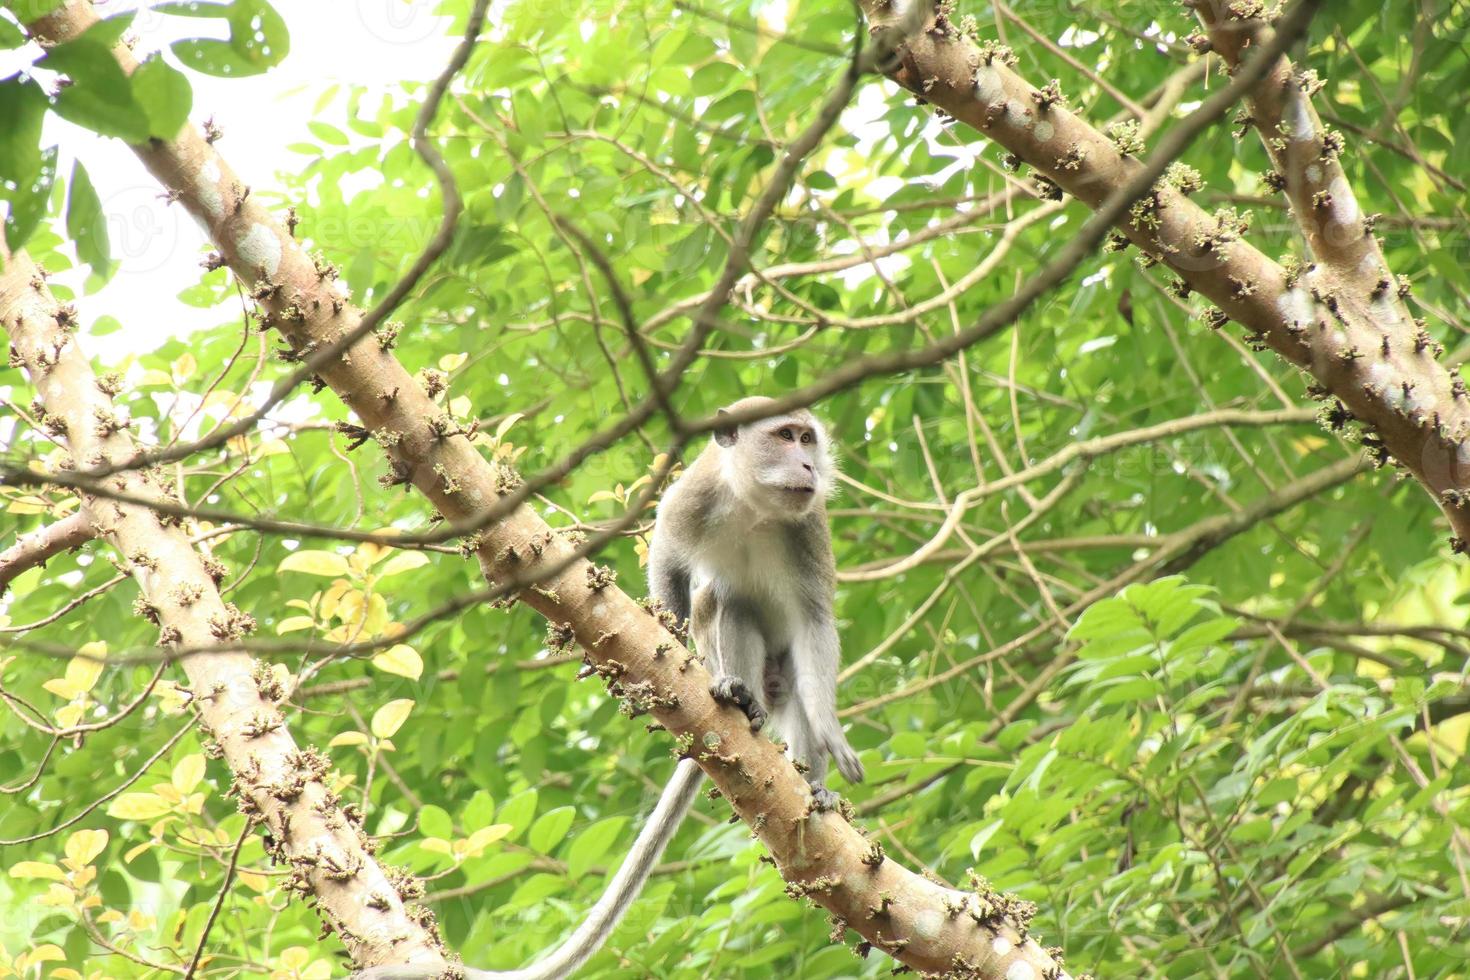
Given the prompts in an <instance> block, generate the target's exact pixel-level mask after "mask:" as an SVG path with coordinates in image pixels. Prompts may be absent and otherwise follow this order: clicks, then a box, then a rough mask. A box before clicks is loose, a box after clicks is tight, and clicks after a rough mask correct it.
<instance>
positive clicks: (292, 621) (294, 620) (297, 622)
mask: <svg viewBox="0 0 1470 980" xmlns="http://www.w3.org/2000/svg"><path fill="white" fill-rule="evenodd" d="M315 626H316V620H314V619H312V618H311V617H310V616H287V617H286V618H285V619H283V620H281V621H280V622H279V623H277V624H276V634H277V635H280V634H281V633H294V632H295V631H296V630H309V629H311V628H313V627H315Z"/></svg>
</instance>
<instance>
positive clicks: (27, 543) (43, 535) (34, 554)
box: [0, 510, 96, 595]
mask: <svg viewBox="0 0 1470 980" xmlns="http://www.w3.org/2000/svg"><path fill="white" fill-rule="evenodd" d="M94 537H96V534H95V532H93V530H92V519H91V518H90V517H89V516H87V512H86V511H83V510H79V511H77V512H76V513H75V514H72V515H70V516H68V517H63V518H62V519H61V520H59V521H56V522H55V523H53V524H48V525H46V526H45V527H42V528H37V529H36V530H34V531H32V532H31V533H30V534H24V535H21V536H20V537H19V538H17V539H16V542H15V544H13V545H11V546H10V547H9V548H6V549H5V550H4V551H0V595H4V594H5V589H6V586H8V585H10V583H11V582H12V581H13V580H14V579H15V578H16V576H18V575H20V574H22V573H23V572H28V571H30V570H31V569H32V568H35V567H36V566H38V565H44V564H46V562H47V560H49V559H51V558H53V557H55V556H56V555H59V554H61V553H62V552H63V551H69V550H71V549H72V548H80V547H81V546H82V545H84V544H86V543H87V542H88V541H91V540H92V539H93V538H94Z"/></svg>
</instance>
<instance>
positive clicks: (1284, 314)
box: [864, 0, 1470, 550]
mask: <svg viewBox="0 0 1470 980" xmlns="http://www.w3.org/2000/svg"><path fill="white" fill-rule="evenodd" d="M1318 2H1319V0H1318ZM894 6H896V5H894ZM1312 6H1315V3H1313V4H1305V3H1299V4H1298V5H1297V6H1296V7H1294V8H1293V9H1292V11H1291V12H1289V13H1288V14H1286V15H1285V16H1284V17H1283V18H1282V20H1281V21H1279V22H1278V23H1277V25H1276V30H1275V31H1274V32H1272V34H1273V35H1274V36H1273V37H1271V38H1270V39H1269V40H1266V39H1265V38H1264V35H1263V41H1262V42H1261V43H1259V44H1256V45H1252V46H1251V50H1255V51H1261V50H1263V49H1265V48H1266V47H1267V46H1268V45H1269V46H1270V47H1271V51H1272V54H1271V57H1270V64H1269V65H1261V66H1260V68H1261V69H1262V70H1265V69H1267V68H1270V69H1271V70H1272V72H1273V74H1271V75H1270V77H1271V78H1279V77H1280V75H1281V65H1280V63H1279V62H1278V61H1277V58H1278V56H1279V54H1280V53H1281V52H1282V51H1284V50H1285V48H1286V45H1283V44H1279V43H1278V42H1279V40H1280V35H1283V34H1285V35H1290V36H1292V37H1296V36H1298V35H1299V34H1300V32H1301V30H1302V29H1303V28H1304V26H1305V23H1304V18H1305V17H1306V16H1307V15H1308V14H1309V13H1310V9H1311V7H1312ZM864 9H865V10H867V12H868V15H869V18H870V19H871V20H872V21H873V23H874V24H879V25H881V24H883V23H885V22H886V21H887V20H888V19H889V18H891V17H892V7H891V6H890V5H888V4H886V3H884V2H883V0H864ZM1248 60H1249V61H1252V62H1253V61H1256V60H1257V58H1256V57H1252V58H1250V59H1248ZM1012 61H1013V57H1012V56H1011V54H1010V52H1009V50H1008V49H1005V48H1004V47H1003V46H998V45H994V44H992V43H988V42H987V43H984V44H981V43H977V42H976V41H975V40H974V39H972V38H970V37H967V36H965V35H964V34H963V33H962V32H961V31H960V30H959V28H958V27H956V26H955V25H954V24H952V23H951V22H950V21H949V19H948V18H947V16H946V15H944V14H943V13H936V14H935V15H934V16H933V18H932V19H931V21H930V22H929V24H928V25H926V29H925V30H924V31H921V32H919V33H918V34H916V35H914V36H912V37H910V39H909V40H908V42H907V43H906V44H905V45H904V47H903V49H902V50H901V52H900V56H899V62H900V63H899V65H898V67H896V68H895V69H894V70H893V71H891V72H890V73H889V77H890V78H892V79H893V80H894V81H896V82H897V83H898V84H900V85H902V86H903V87H904V88H907V89H909V90H910V91H912V92H914V93H915V94H916V95H919V96H920V97H921V98H923V99H924V100H925V101H927V102H930V103H932V104H934V105H935V106H937V107H939V108H940V109H943V110H944V111H945V112H947V113H949V114H950V115H952V116H954V117H955V118H956V119H958V120H960V121H961V122H964V123H966V124H968V125H970V126H972V127H974V128H975V129H976V130H978V131H980V132H982V133H984V134H985V135H986V136H987V137H990V138H993V139H994V140H995V141H996V142H998V143H999V144H1001V145H1002V146H1004V147H1005V148H1006V149H1007V150H1009V151H1010V152H1011V153H1013V154H1015V155H1016V156H1017V157H1019V158H1020V159H1021V160H1022V161H1024V162H1025V163H1028V164H1030V165H1031V166H1032V167H1033V168H1035V169H1036V170H1037V172H1038V173H1039V174H1041V175H1043V176H1044V177H1045V178H1046V181H1047V183H1048V184H1053V185H1055V186H1058V187H1060V188H1061V189H1063V190H1065V191H1067V192H1068V193H1071V194H1073V195H1074V196H1076V197H1077V199H1078V200H1080V201H1082V202H1083V203H1084V204H1086V205H1087V206H1089V207H1091V208H1093V209H1095V210H1097V209H1100V208H1101V207H1102V205H1103V203H1104V202H1105V201H1106V200H1107V198H1108V197H1109V195H1110V193H1111V192H1112V191H1113V190H1114V189H1115V188H1117V187H1119V186H1121V185H1123V184H1124V183H1125V182H1126V181H1128V180H1129V179H1130V178H1131V177H1132V176H1133V175H1135V174H1137V173H1138V172H1139V170H1140V168H1141V164H1140V163H1139V162H1138V161H1137V160H1135V159H1134V158H1133V157H1132V156H1131V155H1130V154H1131V153H1133V152H1137V149H1138V147H1137V143H1136V141H1132V140H1129V139H1128V138H1127V137H1126V135H1120V136H1119V137H1118V138H1117V142H1116V143H1115V142H1114V140H1113V139H1110V138H1109V137H1107V136H1104V135H1103V134H1102V133H1100V132H1098V131H1097V130H1096V129H1094V128H1093V127H1092V126H1090V125H1088V123H1087V122H1086V121H1084V120H1082V119H1081V118H1079V117H1078V116H1076V115H1074V114H1072V113H1071V112H1069V111H1068V110H1067V109H1066V108H1065V106H1064V105H1063V104H1062V103H1061V102H1060V101H1058V100H1057V99H1056V97H1055V95H1054V92H1053V91H1052V89H1051V87H1050V86H1048V89H1047V90H1039V89H1037V88H1035V87H1034V86H1032V85H1031V84H1030V83H1028V82H1027V81H1026V80H1025V79H1023V78H1022V77H1021V76H1020V75H1018V74H1017V73H1016V72H1015V71H1014V70H1013V69H1012V68H1011V62H1012ZM1241 70H1247V69H1246V66H1242V67H1241ZM1252 84H1254V82H1253V83H1252ZM1263 84H1264V85H1267V86H1269V85H1270V84H1271V83H1270V82H1269V81H1268V82H1266V83H1263ZM1298 94H1299V93H1298ZM1302 104H1303V105H1305V102H1303V103H1302ZM1311 121H1312V122H1313V125H1312V126H1311V127H1310V129H1308V128H1306V127H1304V128H1303V129H1302V138H1303V140H1304V146H1305V145H1310V146H1317V147H1318V148H1319V150H1320V147H1321V145H1322V136H1321V134H1320V129H1319V127H1317V126H1316V125H1315V117H1312V119H1311ZM1166 138H1167V137H1166ZM1295 139H1297V137H1296V136H1295V135H1293V136H1292V140H1295ZM1307 152H1309V151H1308V150H1307V149H1305V148H1303V149H1292V150H1291V153H1292V154H1293V159H1296V158H1297V157H1298V156H1300V155H1303V154H1305V153H1307ZM1321 162H1322V163H1326V162H1328V161H1321ZM1343 184H1344V186H1345V181H1344V182H1343ZM1196 186H1197V175H1195V176H1194V177H1191V176H1190V175H1189V173H1188V172H1187V171H1178V170H1176V171H1174V172H1173V173H1172V174H1171V175H1170V176H1169V177H1168V178H1166V179H1165V180H1162V181H1160V182H1158V184H1156V185H1155V187H1154V189H1153V191H1152V193H1151V194H1149V195H1146V196H1145V197H1144V198H1143V199H1142V200H1140V201H1139V202H1138V203H1137V204H1136V205H1134V207H1133V208H1131V209H1129V211H1128V213H1127V215H1125V216H1120V219H1119V220H1118V221H1116V222H1115V227H1116V228H1117V230H1118V231H1119V232H1121V233H1122V234H1123V235H1124V236H1126V237H1127V239H1129V240H1131V241H1132V242H1133V243H1135V244H1137V245H1138V246H1139V247H1140V248H1141V249H1143V250H1144V251H1145V252H1146V253H1147V254H1148V256H1149V261H1150V262H1153V261H1158V262H1162V263H1164V264H1165V265H1167V266H1168V267H1169V268H1171V269H1172V270H1173V271H1174V272H1175V273H1176V274H1177V275H1178V276H1179V278H1180V281H1181V287H1180V289H1181V291H1187V290H1189V289H1193V290H1195V291H1197V292H1199V293H1201V294H1202V295H1204V296H1206V297H1208V298H1209V299H1210V300H1212V301H1213V302H1214V303H1215V304H1216V305H1217V306H1219V308H1220V311H1222V313H1223V316H1220V315H1218V314H1213V313H1212V314H1210V315H1208V316H1207V320H1209V321H1210V322H1211V324H1212V325H1215V326H1219V325H1221V324H1223V322H1224V319H1225V318H1227V317H1228V318H1229V319H1233V320H1235V321H1236V322H1237V323H1240V324H1241V325H1242V326H1244V327H1245V328H1246V329H1247V330H1248V331H1249V334H1248V337H1247V339H1249V340H1251V341H1253V342H1256V343H1261V344H1264V345H1266V346H1269V347H1270V348H1271V349H1273V350H1275V351H1276V352H1277V353H1278V354H1280V355H1281V356H1282V357H1284V358H1286V359H1287V360H1288V361H1290V362H1291V363H1292V364H1294V365H1296V366H1297V367H1299V368H1301V369H1302V370H1304V371H1306V372H1308V373H1309V374H1310V375H1311V376H1312V378H1313V379H1314V380H1315V382H1316V386H1317V387H1315V388H1314V389H1313V390H1314V392H1315V393H1316V394H1317V395H1318V396H1319V397H1324V398H1325V397H1332V398H1335V399H1337V400H1338V401H1339V402H1340V403H1341V404H1340V405H1339V406H1337V407H1336V408H1335V409H1334V410H1333V411H1331V412H1329V415H1328V418H1329V421H1331V422H1332V424H1334V425H1335V426H1338V427H1340V426H1341V425H1342V424H1343V423H1344V422H1345V421H1347V420H1349V419H1352V418H1355V419H1358V420H1360V421H1361V422H1362V423H1363V424H1364V425H1365V426H1366V427H1367V428H1368V429H1369V430H1371V431H1370V433H1369V434H1368V435H1367V436H1366V437H1365V442H1366V443H1367V445H1368V446H1369V448H1370V449H1372V450H1374V451H1375V453H1376V454H1377V456H1378V461H1379V462H1388V461H1390V459H1392V460H1393V461H1397V463H1399V464H1400V465H1402V466H1403V467H1405V468H1406V469H1407V470H1408V471H1409V472H1410V473H1412V474H1413V475H1414V477H1415V478H1416V479H1417V480H1418V481H1419V482H1420V483H1421V484H1422V485H1423V486H1424V487H1425V488H1426V489H1427V490H1428V491H1429V492H1430V493H1431V495H1433V496H1434V498H1435V500H1436V501H1437V502H1438V503H1439V505H1440V507H1441V509H1442V510H1443V511H1444V512H1445V515H1446V516H1447V517H1448V518H1449V521H1450V526H1451V527H1452V528H1453V530H1454V533H1455V539H1454V540H1453V541H1452V545H1453V546H1454V547H1455V548H1456V549H1457V550H1459V549H1463V548H1464V547H1465V544H1464V542H1465V541H1467V540H1470V446H1467V444H1466V437H1467V435H1470V393H1467V392H1466V389H1465V386H1464V383H1463V382H1462V381H1460V380H1459V378H1458V377H1457V376H1452V375H1451V374H1450V372H1448V371H1446V370H1445V369H1444V368H1443V367H1441V366H1440V365H1439V364H1438V363H1437V362H1436V360H1435V358H1436V356H1437V353H1438V351H1439V345H1438V344H1436V343H1435V342H1434V341H1433V339H1432V338H1431V337H1430V336H1429V334H1428V333H1427V332H1426V331H1424V330H1423V329H1422V328H1420V327H1418V326H1417V325H1416V324H1415V323H1414V321H1413V320H1412V319H1410V318H1409V317H1407V316H1405V315H1403V314H1402V312H1401V307H1400V304H1399V301H1398V299H1397V296H1396V289H1397V286H1396V285H1395V284H1394V283H1392V282H1390V283H1389V284H1388V286H1387V287H1386V289H1385V288H1381V287H1380V285H1379V279H1380V277H1383V278H1385V279H1386V278H1387V272H1386V269H1384V268H1383V267H1382V265H1381V263H1380V264H1379V265H1378V266H1377V267H1375V268H1373V269H1365V270H1360V271H1359V273H1358V274H1357V275H1354V276H1352V277H1347V276H1344V275H1343V274H1342V273H1341V272H1339V271H1338V269H1337V267H1336V266H1329V265H1319V266H1316V267H1312V268H1308V269H1301V268H1298V267H1296V266H1297V264H1293V265H1291V267H1284V266H1283V265H1281V264H1278V263H1277V262H1273V261H1272V260H1271V259H1269V258H1267V257H1266V256H1265V255H1264V254H1262V253H1261V252H1260V251H1258V250H1257V249H1256V248H1255V247H1253V246H1252V245H1250V244H1249V243H1248V242H1246V241H1244V240H1243V239H1242V238H1241V237H1240V233H1241V229H1240V228H1239V227H1238V226H1237V225H1236V224H1235V222H1234V220H1233V219H1232V218H1231V216H1229V215H1227V214H1217V215H1214V216H1211V215H1209V214H1207V213H1206V212H1205V211H1204V210H1203V209H1202V208H1200V207H1199V206H1198V205H1196V204H1195V203H1194V202H1193V201H1191V200H1190V199H1189V197H1188V193H1190V192H1191V191H1192V190H1194V189H1195V187H1196ZM1310 196H1311V197H1312V200H1313V202H1314V204H1316V206H1318V209H1319V210H1323V211H1324V212H1325V213H1324V214H1323V216H1322V217H1321V219H1320V220H1322V221H1333V222H1336V227H1334V228H1333V229H1332V231H1331V232H1330V237H1331V239H1332V241H1334V242H1337V243H1341V244H1339V245H1337V246H1336V248H1337V249H1338V250H1339V251H1340V252H1341V254H1342V255H1343V256H1345V257H1346V256H1350V255H1357V254H1360V253H1361V254H1364V255H1370V256H1371V255H1377V254H1379V253H1378V250H1377V247H1376V245H1371V244H1369V245H1364V244H1361V243H1359V244H1357V245H1349V244H1347V238H1348V237H1350V236H1357V237H1360V238H1364V239H1369V240H1370V242H1371V238H1372V222H1371V220H1369V219H1368V218H1367V216H1365V215H1362V214H1361V213H1359V212H1358V210H1357V208H1356V204H1353V203H1351V196H1350V192H1349V194H1348V196H1347V197H1344V198H1343V199H1342V200H1341V201H1339V200H1338V197H1337V187H1336V186H1334V187H1333V189H1332V190H1331V191H1330V192H1329V194H1328V196H1327V197H1324V198H1320V199H1319V198H1317V197H1316V195H1315V194H1313V195H1310ZM1339 205H1341V206H1340V207H1339ZM1322 237H1323V241H1324V243H1325V242H1326V240H1327V238H1328V237H1329V235H1328V233H1326V232H1324V233H1323V236H1322ZM1298 264H1299V263H1298ZM1370 264H1371V263H1370ZM1365 280H1366V281H1367V282H1371V286H1365V285H1364V282H1365Z"/></svg>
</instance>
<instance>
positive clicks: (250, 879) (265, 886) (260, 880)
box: [236, 871, 271, 894]
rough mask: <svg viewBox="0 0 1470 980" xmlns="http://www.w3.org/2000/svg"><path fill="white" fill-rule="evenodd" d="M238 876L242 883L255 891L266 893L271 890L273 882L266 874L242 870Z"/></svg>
mask: <svg viewBox="0 0 1470 980" xmlns="http://www.w3.org/2000/svg"><path fill="white" fill-rule="evenodd" d="M236 877H237V878H238V879H239V881H240V884H242V885H244V886H245V887H246V888H249V889H250V890H251V891H253V892H256V893H258V894H265V893H266V892H268V891H270V887H271V882H270V879H269V878H267V877H266V876H265V875H262V874H256V873H255V872H254V871H241V872H239V873H238V874H237V875H236Z"/></svg>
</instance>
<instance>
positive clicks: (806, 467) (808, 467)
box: [801, 463, 816, 473]
mask: <svg viewBox="0 0 1470 980" xmlns="http://www.w3.org/2000/svg"><path fill="white" fill-rule="evenodd" d="M801 468H802V469H804V470H806V471H807V472H808V473H815V472H816V470H814V469H812V464H811V463H802V464H801Z"/></svg>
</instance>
